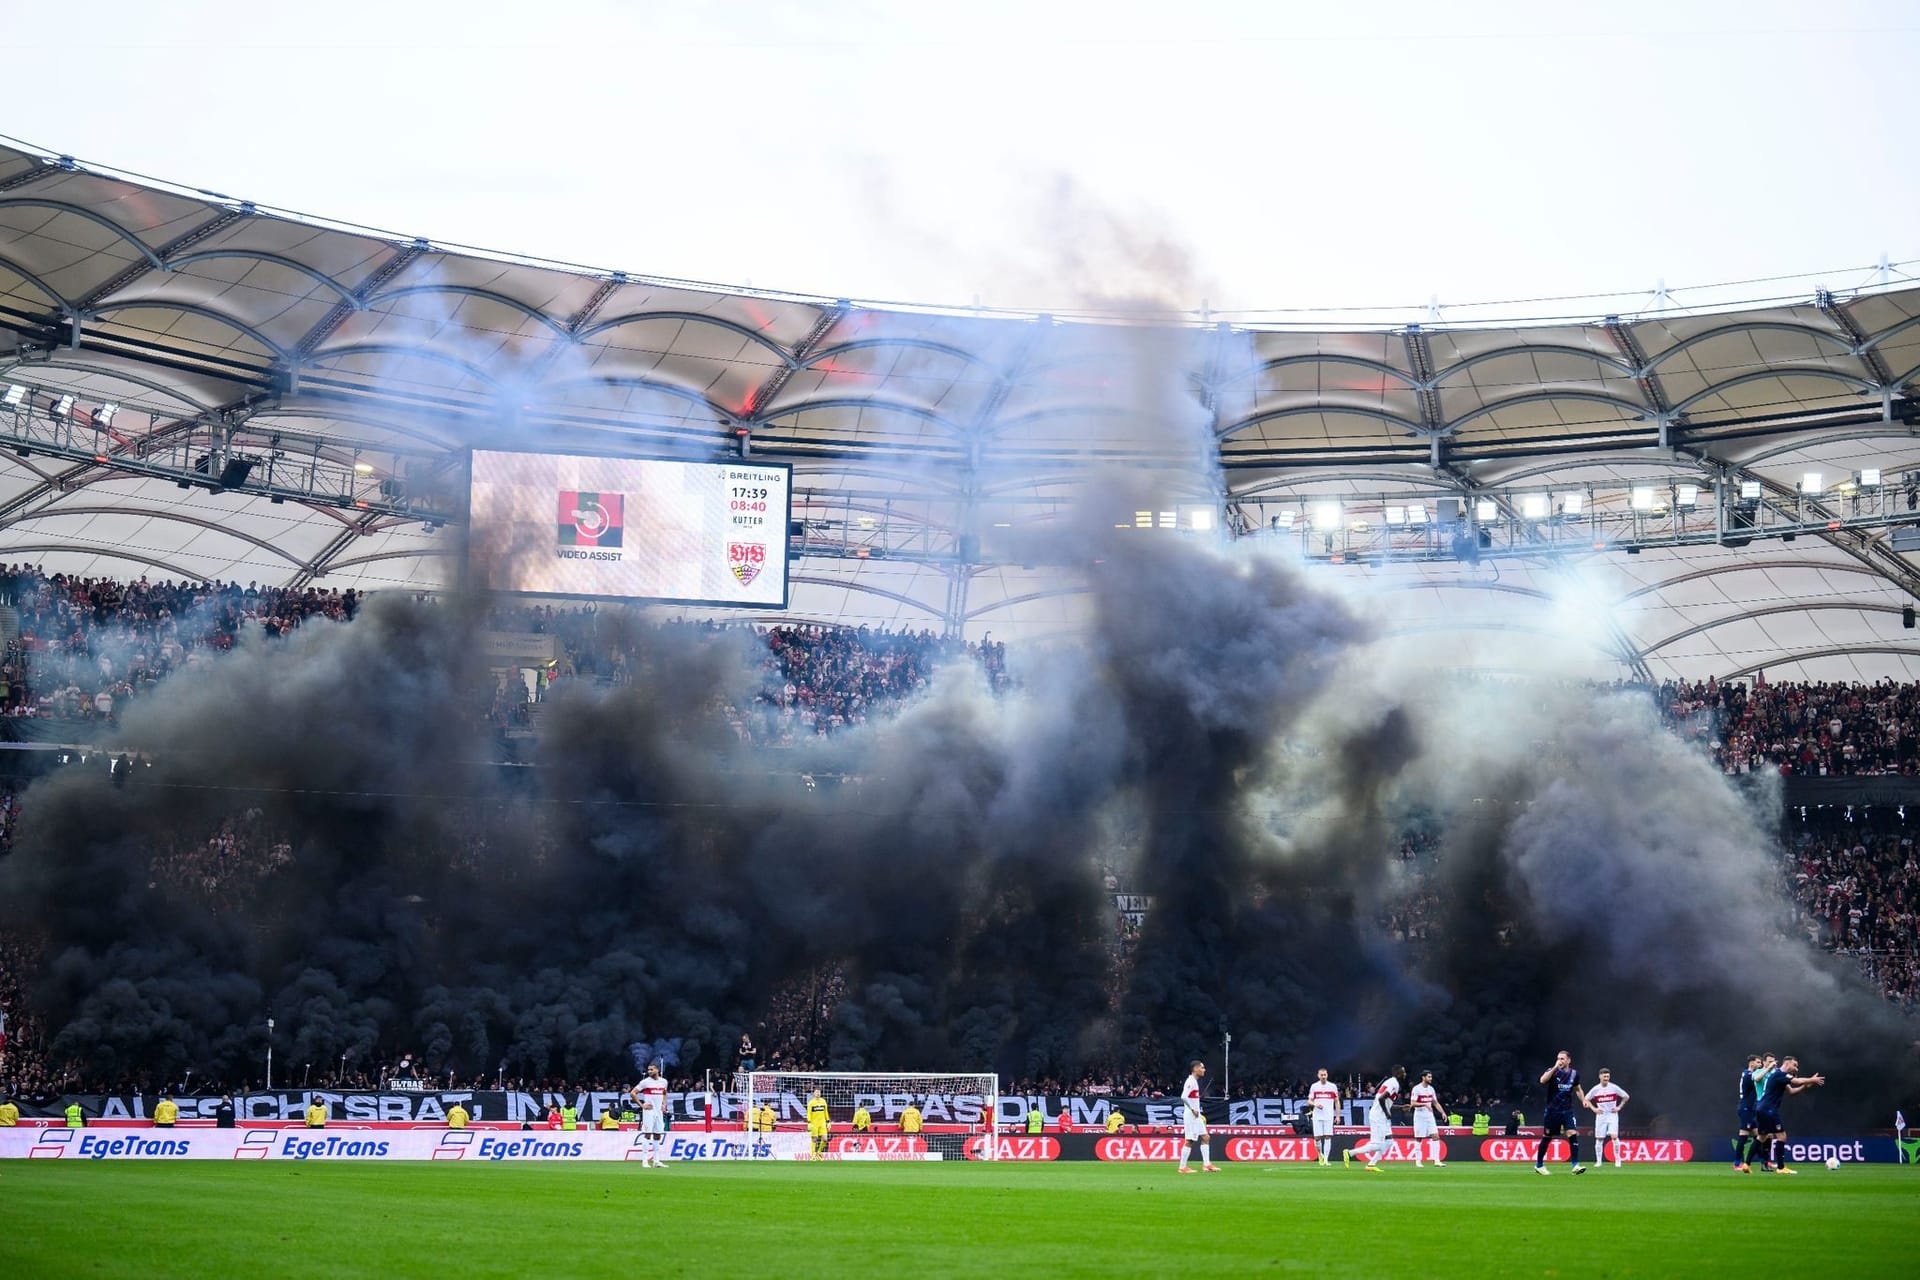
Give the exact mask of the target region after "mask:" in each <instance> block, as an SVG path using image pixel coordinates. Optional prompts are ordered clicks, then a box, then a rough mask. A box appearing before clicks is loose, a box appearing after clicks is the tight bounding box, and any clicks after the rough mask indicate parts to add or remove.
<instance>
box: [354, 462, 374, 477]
mask: <svg viewBox="0 0 1920 1280" xmlns="http://www.w3.org/2000/svg"><path fill="white" fill-rule="evenodd" d="M353 470H354V472H355V474H357V475H363V476H370V475H372V474H373V464H372V463H371V462H356V463H354V464H353Z"/></svg>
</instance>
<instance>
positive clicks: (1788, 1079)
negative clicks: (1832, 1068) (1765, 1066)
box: [1753, 1055, 1827, 1173]
mask: <svg viewBox="0 0 1920 1280" xmlns="http://www.w3.org/2000/svg"><path fill="white" fill-rule="evenodd" d="M1798 1070H1800V1059H1798V1058H1795V1057H1793V1056H1792V1055H1788V1056H1787V1057H1785V1058H1782V1059H1781V1060H1780V1065H1779V1066H1777V1067H1771V1068H1770V1069H1769V1070H1768V1071H1767V1073H1766V1075H1765V1076H1764V1077H1763V1078H1762V1079H1761V1081H1760V1086H1759V1096H1760V1100H1759V1103H1758V1104H1757V1105H1756V1106H1755V1107H1754V1112H1753V1131H1754V1133H1756V1134H1757V1135H1759V1136H1760V1137H1761V1138H1762V1139H1764V1140H1765V1141H1766V1143H1767V1164H1766V1169H1767V1172H1768V1173H1793V1172H1794V1170H1792V1169H1789V1168H1788V1167H1787V1130H1786V1126H1785V1125H1783V1124H1782V1123H1781V1122H1780V1104H1781V1103H1782V1102H1783V1101H1785V1100H1786V1097H1787V1095H1788V1094H1790V1093H1799V1092H1801V1091H1802V1090H1804V1089H1811V1088H1814V1087H1815V1086H1816V1085H1823V1084H1825V1083H1826V1082H1827V1078H1826V1077H1825V1076H1821V1075H1812V1076H1801V1075H1795V1074H1794V1072H1796V1071H1798Z"/></svg>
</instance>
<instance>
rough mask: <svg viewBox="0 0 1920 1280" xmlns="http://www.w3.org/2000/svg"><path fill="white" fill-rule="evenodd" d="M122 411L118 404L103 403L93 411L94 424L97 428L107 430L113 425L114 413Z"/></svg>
mask: <svg viewBox="0 0 1920 1280" xmlns="http://www.w3.org/2000/svg"><path fill="white" fill-rule="evenodd" d="M118 412H120V406H119V405H117V404H103V405H101V406H100V407H99V408H97V409H95V410H94V411H93V425H94V428H95V429H96V430H100V431H105V430H106V429H107V428H108V427H110V426H112V425H113V415H114V414H116V413H118Z"/></svg>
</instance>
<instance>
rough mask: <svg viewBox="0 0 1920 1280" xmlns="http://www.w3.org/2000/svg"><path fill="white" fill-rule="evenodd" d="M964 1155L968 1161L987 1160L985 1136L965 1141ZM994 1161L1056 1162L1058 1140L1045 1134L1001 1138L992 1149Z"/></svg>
mask: <svg viewBox="0 0 1920 1280" xmlns="http://www.w3.org/2000/svg"><path fill="white" fill-rule="evenodd" d="M966 1155H967V1159H969V1160H985V1159H986V1158H987V1135H986V1134H984V1133H983V1134H981V1135H980V1136H979V1137H977V1138H969V1139H967V1146H966ZM994 1158H995V1159H996V1160H1058V1159H1059V1158H1060V1139H1058V1138H1050V1137H1047V1136H1046V1135H1045V1134H1038V1135H1035V1134H1016V1135H1014V1136H1011V1137H1003V1138H1001V1139H1000V1140H999V1142H998V1144H997V1145H996V1146H995V1148H994Z"/></svg>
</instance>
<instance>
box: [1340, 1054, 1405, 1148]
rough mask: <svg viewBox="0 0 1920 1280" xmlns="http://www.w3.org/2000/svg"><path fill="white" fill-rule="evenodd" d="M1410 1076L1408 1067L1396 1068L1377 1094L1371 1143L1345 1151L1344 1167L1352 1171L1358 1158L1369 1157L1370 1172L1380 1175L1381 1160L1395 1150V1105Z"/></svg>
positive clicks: (1369, 1119) (1370, 1122)
mask: <svg viewBox="0 0 1920 1280" xmlns="http://www.w3.org/2000/svg"><path fill="white" fill-rule="evenodd" d="M1406 1074H1407V1069H1406V1068H1405V1067H1395V1068H1394V1069H1393V1074H1392V1075H1390V1076H1388V1077H1387V1078H1386V1079H1385V1080H1382V1081H1381V1082H1380V1085H1379V1087H1378V1088H1376V1089H1375V1090H1374V1091H1373V1105H1372V1106H1371V1107H1368V1108H1367V1140H1366V1141H1365V1142H1362V1143H1360V1144H1359V1145H1357V1146H1354V1147H1350V1148H1348V1149H1347V1150H1345V1151H1342V1152H1341V1153H1340V1160H1341V1163H1343V1164H1345V1165H1347V1166H1348V1167H1352V1165H1353V1158H1354V1157H1355V1156H1357V1155H1365V1156H1366V1158H1367V1172H1369V1173H1378V1172H1380V1157H1381V1156H1384V1155H1385V1154H1387V1152H1388V1151H1389V1150H1391V1149H1392V1147H1393V1104H1394V1100H1395V1099H1396V1098H1398V1097H1399V1096H1400V1077H1402V1076H1404V1075H1406Z"/></svg>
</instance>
